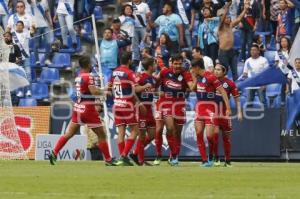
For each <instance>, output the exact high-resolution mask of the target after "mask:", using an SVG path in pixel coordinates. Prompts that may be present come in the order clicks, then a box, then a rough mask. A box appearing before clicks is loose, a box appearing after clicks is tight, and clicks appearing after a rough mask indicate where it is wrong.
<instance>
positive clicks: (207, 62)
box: [192, 47, 214, 72]
mask: <svg viewBox="0 0 300 199" xmlns="http://www.w3.org/2000/svg"><path fill="white" fill-rule="evenodd" d="M192 57H193V59H203V62H204V67H205V70H207V71H211V72H212V71H213V70H214V62H213V60H212V59H211V58H210V57H208V56H203V55H202V51H201V49H200V48H199V47H194V48H193V50H192Z"/></svg>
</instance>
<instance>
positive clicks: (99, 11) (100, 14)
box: [94, 6, 103, 21]
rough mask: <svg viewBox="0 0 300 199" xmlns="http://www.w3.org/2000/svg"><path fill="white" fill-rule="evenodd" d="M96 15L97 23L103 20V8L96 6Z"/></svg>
mask: <svg viewBox="0 0 300 199" xmlns="http://www.w3.org/2000/svg"><path fill="white" fill-rule="evenodd" d="M94 15H95V19H96V21H98V20H101V19H103V12H102V7H101V6H95V8H94Z"/></svg>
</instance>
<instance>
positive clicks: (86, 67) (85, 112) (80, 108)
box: [49, 56, 116, 166]
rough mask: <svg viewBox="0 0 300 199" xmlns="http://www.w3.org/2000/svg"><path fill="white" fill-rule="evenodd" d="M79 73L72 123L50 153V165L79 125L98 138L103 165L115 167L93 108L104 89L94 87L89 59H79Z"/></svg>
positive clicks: (93, 76)
mask: <svg viewBox="0 0 300 199" xmlns="http://www.w3.org/2000/svg"><path fill="white" fill-rule="evenodd" d="M79 65H80V72H79V74H78V76H77V77H76V79H75V84H76V97H77V101H76V103H75V104H74V109H73V114H72V121H71V122H70V124H69V127H68V129H67V131H66V133H65V134H64V135H62V136H61V137H60V138H59V140H58V141H57V143H56V145H55V147H54V149H53V151H52V153H51V154H50V156H49V160H50V163H51V164H52V165H54V164H55V163H56V160H57V154H58V153H59V151H60V150H61V149H62V148H63V147H64V146H65V144H66V143H67V142H68V140H69V139H71V138H72V137H73V136H74V135H75V134H76V132H77V131H78V130H79V128H80V126H81V125H87V126H88V127H89V128H91V129H92V130H93V131H94V133H95V134H96V135H97V136H98V140H99V144H98V148H99V149H100V151H102V153H103V155H104V158H105V164H106V165H107V166H115V165H116V161H115V160H114V159H113V158H112V157H111V156H110V153H109V149H108V144H107V141H106V135H105V131H104V130H103V124H102V122H101V120H100V115H99V113H98V112H97V111H96V108H95V99H96V97H97V96H100V95H103V94H104V93H105V91H104V89H100V88H98V87H96V86H95V85H97V83H96V81H97V77H95V75H93V73H92V72H91V69H92V65H91V62H90V58H89V57H85V56H83V57H81V58H80V59H79Z"/></svg>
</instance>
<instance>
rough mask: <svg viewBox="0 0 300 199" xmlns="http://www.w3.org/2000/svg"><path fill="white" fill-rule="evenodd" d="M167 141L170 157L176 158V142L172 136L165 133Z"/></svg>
mask: <svg viewBox="0 0 300 199" xmlns="http://www.w3.org/2000/svg"><path fill="white" fill-rule="evenodd" d="M167 140H168V144H169V148H170V152H171V155H172V156H176V155H177V154H176V142H175V139H174V136H173V135H170V134H168V133H167Z"/></svg>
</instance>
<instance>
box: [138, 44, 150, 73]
mask: <svg viewBox="0 0 300 199" xmlns="http://www.w3.org/2000/svg"><path fill="white" fill-rule="evenodd" d="M145 58H153V57H152V52H151V48H149V47H145V48H143V49H142V50H141V61H140V63H139V67H138V69H137V73H141V72H142V71H144V70H145V69H144V68H143V65H142V60H144V59H145Z"/></svg>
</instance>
